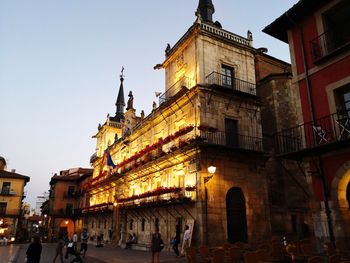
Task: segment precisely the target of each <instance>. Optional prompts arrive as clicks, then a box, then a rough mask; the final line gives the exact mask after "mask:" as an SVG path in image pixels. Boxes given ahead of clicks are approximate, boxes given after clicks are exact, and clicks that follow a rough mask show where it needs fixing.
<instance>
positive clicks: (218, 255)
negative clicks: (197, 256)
mask: <svg viewBox="0 0 350 263" xmlns="http://www.w3.org/2000/svg"><path fill="white" fill-rule="evenodd" d="M224 261H225V251H224V250H223V249H222V248H219V249H215V250H214V251H213V259H212V261H211V262H212V263H223V262H224Z"/></svg>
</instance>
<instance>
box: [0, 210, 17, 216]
mask: <svg viewBox="0 0 350 263" xmlns="http://www.w3.org/2000/svg"><path fill="white" fill-rule="evenodd" d="M20 214H21V209H3V208H0V216H4V217H14V216H19V215H20Z"/></svg>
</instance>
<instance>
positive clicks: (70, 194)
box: [63, 191, 82, 198]
mask: <svg viewBox="0 0 350 263" xmlns="http://www.w3.org/2000/svg"><path fill="white" fill-rule="evenodd" d="M81 196H82V192H81V191H75V192H66V193H64V195H63V197H64V198H79V197H81Z"/></svg>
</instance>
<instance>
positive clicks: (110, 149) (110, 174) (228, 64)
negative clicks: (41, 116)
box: [83, 1, 271, 246]
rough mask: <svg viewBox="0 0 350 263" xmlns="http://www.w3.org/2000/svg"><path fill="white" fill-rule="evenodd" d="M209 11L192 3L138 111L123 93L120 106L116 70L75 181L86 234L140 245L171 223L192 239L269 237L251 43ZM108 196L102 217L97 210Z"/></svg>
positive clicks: (170, 229)
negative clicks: (85, 199)
mask: <svg viewBox="0 0 350 263" xmlns="http://www.w3.org/2000/svg"><path fill="white" fill-rule="evenodd" d="M213 13H214V6H213V4H212V2H211V1H199V6H198V11H197V13H196V15H197V18H196V21H195V22H194V24H193V25H192V26H191V27H190V28H189V29H188V31H187V32H186V33H185V34H184V35H183V36H182V37H181V38H180V40H179V41H178V42H177V43H176V44H175V45H174V46H173V47H170V46H168V47H167V49H166V58H165V60H164V62H163V63H161V64H158V65H156V66H155V68H156V69H164V70H165V75H166V87H165V92H164V93H163V94H162V95H161V96H160V97H159V106H158V107H157V106H156V105H154V108H153V111H152V112H151V114H149V115H148V116H147V117H145V116H144V114H141V116H136V111H135V109H134V107H133V97H132V94H131V96H130V95H129V101H128V103H127V104H128V105H127V111H126V112H125V113H124V112H123V108H124V106H125V102H124V87H123V81H124V78H123V75H122V76H121V86H120V90H119V94H118V99H117V102H116V106H117V111H116V114H115V116H114V117H110V116H108V117H107V120H106V122H105V123H104V124H103V125H100V126H99V129H98V133H97V134H96V135H95V137H96V139H97V152H96V153H95V154H94V155H93V156H92V159H91V162H92V165H93V168H94V172H93V179H92V180H91V181H89V182H87V183H86V184H85V185H84V186H83V188H84V189H85V190H86V191H88V192H89V196H90V209H94V210H95V211H96V214H95V216H94V218H91V222H90V221H89V222H88V224H87V227H88V231H89V233H90V235H93V234H95V235H96V234H97V235H99V234H104V236H108V235H106V229H111V231H110V233H111V234H110V236H111V237H112V239H115V240H116V241H120V243H123V242H125V237H126V236H127V234H128V233H136V235H137V237H138V244H139V246H142V245H148V244H149V241H150V237H151V234H152V233H153V232H154V231H155V230H156V229H159V231H160V232H161V233H162V236H163V238H164V240H170V238H171V237H172V236H173V235H174V233H175V231H176V225H178V226H180V229H181V230H182V231H183V229H184V226H185V224H189V225H191V226H193V231H192V233H193V240H192V241H193V243H194V244H197V245H198V244H206V243H207V244H209V245H214V244H222V243H224V242H227V241H229V242H236V241H244V242H258V241H260V240H263V239H266V238H269V237H270V236H271V226H270V211H269V203H268V181H267V178H266V175H265V171H264V166H265V162H266V160H267V158H266V156H265V153H264V150H263V140H262V127H261V113H260V109H261V100H260V99H259V97H258V96H257V94H256V81H255V78H256V76H255V75H256V73H255V55H256V52H257V51H256V49H254V48H253V46H252V35H251V33H250V32H248V34H247V37H242V36H238V35H236V34H234V33H231V32H229V31H227V30H225V29H223V28H222V26H221V24H220V23H219V22H217V21H216V22H213V20H212V15H213ZM154 104H155V103H154ZM208 168H210V169H208ZM111 204H114V205H113V209H110V210H109V212H108V213H109V214H108V216H106V214H103V215H102V214H100V213H99V211H105V210H106V207H108V206H110V205H111ZM93 220H94V221H93ZM100 220H106V221H105V222H106V224H105V225H106V227H105V225H104V224H102V225H100V226H99V227H96V221H97V222H99V221H100ZM94 222H95V223H94ZM209 228H210V231H209Z"/></svg>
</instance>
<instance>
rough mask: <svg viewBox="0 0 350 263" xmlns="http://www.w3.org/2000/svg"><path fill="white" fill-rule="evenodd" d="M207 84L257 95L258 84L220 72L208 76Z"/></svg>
mask: <svg viewBox="0 0 350 263" xmlns="http://www.w3.org/2000/svg"><path fill="white" fill-rule="evenodd" d="M206 82H207V84H210V85H217V86H220V87H223V88H226V89H230V90H233V91H235V92H238V93H241V94H249V95H254V96H256V85H255V84H254V83H250V82H248V81H245V80H241V79H237V78H233V77H230V76H227V75H224V74H221V73H218V72H212V73H210V74H209V75H208V76H207V77H206Z"/></svg>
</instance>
